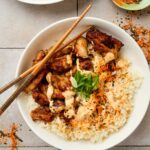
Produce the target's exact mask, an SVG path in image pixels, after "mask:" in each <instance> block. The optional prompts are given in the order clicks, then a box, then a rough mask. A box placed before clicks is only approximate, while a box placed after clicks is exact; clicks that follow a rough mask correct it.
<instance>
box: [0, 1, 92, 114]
mask: <svg viewBox="0 0 150 150" xmlns="http://www.w3.org/2000/svg"><path fill="white" fill-rule="evenodd" d="M91 7H92V3H90V4H89V5H88V7H87V8H86V9H85V10H84V11H83V13H82V14H81V15H80V16H79V17H78V18H77V20H76V21H75V22H74V23H73V24H72V26H71V27H70V28H69V29H68V30H67V31H66V32H65V34H64V35H63V36H62V38H60V40H59V41H58V42H57V43H56V45H55V46H54V47H52V49H51V51H49V52H48V54H47V55H46V56H45V58H44V59H43V60H42V61H41V62H39V64H38V65H37V66H36V67H35V69H34V70H33V71H32V73H31V74H30V75H29V76H27V78H26V79H25V81H24V82H23V83H22V84H21V85H20V86H19V87H18V88H17V89H16V91H15V92H14V93H13V94H12V95H11V96H10V97H9V98H8V99H7V100H6V102H5V103H4V104H3V105H2V107H1V108H0V115H2V114H3V112H4V111H5V110H6V109H7V108H8V107H9V106H10V104H11V103H12V102H13V101H14V100H15V98H16V97H17V96H18V95H19V94H20V93H21V92H22V91H23V90H24V88H25V87H26V86H27V85H28V84H29V83H30V82H31V81H32V79H34V77H35V76H36V75H37V73H38V72H39V71H40V70H41V69H42V67H43V66H44V64H45V63H46V62H47V61H48V60H49V58H50V57H51V56H52V54H53V53H54V51H55V50H56V49H57V48H58V47H59V46H60V45H61V44H62V43H63V42H64V41H65V39H66V38H67V37H68V36H69V34H70V33H71V32H72V31H73V29H74V28H75V27H76V26H77V25H78V24H79V22H80V21H81V20H82V18H83V17H84V16H85V15H86V13H87V12H88V11H89V10H90V8H91Z"/></svg>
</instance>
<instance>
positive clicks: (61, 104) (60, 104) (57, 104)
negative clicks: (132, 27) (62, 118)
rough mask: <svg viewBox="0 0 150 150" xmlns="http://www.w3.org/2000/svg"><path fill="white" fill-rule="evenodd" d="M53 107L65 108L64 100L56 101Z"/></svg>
mask: <svg viewBox="0 0 150 150" xmlns="http://www.w3.org/2000/svg"><path fill="white" fill-rule="evenodd" d="M53 106H56V107H60V106H65V102H64V100H59V99H55V100H54V103H53Z"/></svg>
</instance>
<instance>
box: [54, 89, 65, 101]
mask: <svg viewBox="0 0 150 150" xmlns="http://www.w3.org/2000/svg"><path fill="white" fill-rule="evenodd" d="M52 99H65V97H64V96H63V94H62V91H60V90H59V89H54V91H53V95H52Z"/></svg>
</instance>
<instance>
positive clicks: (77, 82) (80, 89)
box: [71, 71, 99, 98]
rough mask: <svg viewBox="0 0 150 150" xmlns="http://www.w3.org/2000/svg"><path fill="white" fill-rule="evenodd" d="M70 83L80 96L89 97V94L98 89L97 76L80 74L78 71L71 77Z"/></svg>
mask: <svg viewBox="0 0 150 150" xmlns="http://www.w3.org/2000/svg"><path fill="white" fill-rule="evenodd" d="M71 83H72V86H73V87H74V88H75V90H76V91H77V93H78V94H79V95H80V96H82V97H84V98H89V97H90V94H91V93H92V92H93V91H95V90H97V89H98V85H99V76H98V75H95V76H92V75H91V74H82V73H81V72H80V71H77V72H76V74H75V76H74V77H71Z"/></svg>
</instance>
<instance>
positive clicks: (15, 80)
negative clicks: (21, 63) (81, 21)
mask: <svg viewBox="0 0 150 150" xmlns="http://www.w3.org/2000/svg"><path fill="white" fill-rule="evenodd" d="M92 27H93V26H88V27H87V28H86V29H85V30H83V31H82V32H81V33H79V34H78V35H76V36H75V37H74V38H72V39H70V40H69V41H67V42H66V43H65V44H64V45H62V46H61V47H60V48H58V49H57V50H56V51H55V53H56V52H58V51H61V50H63V49H64V48H65V47H66V46H68V45H69V44H71V43H72V42H73V41H75V40H76V39H78V38H79V37H81V36H82V35H83V34H84V33H86V32H87V31H88V30H89V29H90V28H92ZM49 50H50V49H49ZM55 53H54V54H55ZM54 54H53V55H54ZM38 63H39V62H38ZM37 65H38V64H36V65H34V66H32V67H31V68H29V69H28V70H27V71H25V72H24V73H22V74H21V75H20V76H19V77H17V78H15V79H13V80H12V81H10V82H9V83H7V84H6V85H4V86H3V87H1V88H0V94H2V93H3V92H4V91H6V90H7V89H9V88H10V87H12V86H13V85H15V84H16V83H18V82H19V81H21V80H22V79H24V78H25V77H26V76H27V75H29V74H30V73H31V72H32V71H33V69H34V68H35V67H36V66H37Z"/></svg>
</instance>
